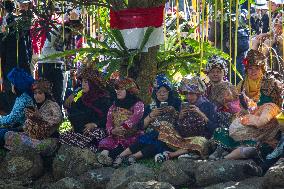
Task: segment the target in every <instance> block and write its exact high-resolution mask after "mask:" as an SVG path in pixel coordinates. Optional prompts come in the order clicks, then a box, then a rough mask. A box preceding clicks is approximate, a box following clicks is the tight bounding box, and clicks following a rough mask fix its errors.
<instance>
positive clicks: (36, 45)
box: [31, 21, 46, 54]
mask: <svg viewBox="0 0 284 189" xmlns="http://www.w3.org/2000/svg"><path fill="white" fill-rule="evenodd" d="M38 27H40V24H39V22H38V21H36V22H35V24H34V25H33V26H32V28H31V36H32V48H33V53H34V54H40V52H41V50H42V48H43V45H44V43H45V40H46V32H45V31H43V32H42V31H40V32H39V33H38V32H36V29H37V28H38Z"/></svg>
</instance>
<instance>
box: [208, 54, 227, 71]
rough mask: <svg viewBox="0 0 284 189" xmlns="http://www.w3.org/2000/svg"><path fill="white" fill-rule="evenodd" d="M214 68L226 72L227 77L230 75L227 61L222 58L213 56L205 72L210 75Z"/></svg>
mask: <svg viewBox="0 0 284 189" xmlns="http://www.w3.org/2000/svg"><path fill="white" fill-rule="evenodd" d="M213 68H219V69H220V70H224V73H225V75H227V74H228V67H227V61H226V60H225V59H224V58H222V57H220V56H217V55H213V56H212V57H210V58H209V60H208V62H207V64H206V68H205V70H204V72H205V73H207V74H208V73H209V72H210V71H211V70H212V69H213Z"/></svg>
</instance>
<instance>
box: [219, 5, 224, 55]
mask: <svg viewBox="0 0 284 189" xmlns="http://www.w3.org/2000/svg"><path fill="white" fill-rule="evenodd" d="M220 4H221V5H220V6H221V19H220V20H221V51H223V36H224V35H223V28H224V20H223V18H224V3H223V0H221V3H220Z"/></svg>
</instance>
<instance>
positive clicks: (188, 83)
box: [179, 76, 206, 95]
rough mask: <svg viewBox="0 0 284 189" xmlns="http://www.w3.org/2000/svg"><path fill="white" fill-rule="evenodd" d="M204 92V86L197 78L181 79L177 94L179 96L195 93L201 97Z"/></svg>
mask: <svg viewBox="0 0 284 189" xmlns="http://www.w3.org/2000/svg"><path fill="white" fill-rule="evenodd" d="M205 90H206V85H205V83H204V82H203V81H202V79H201V78H200V77H198V76H195V77H185V78H183V79H182V81H181V84H180V87H179V92H180V94H183V95H185V94H187V93H196V94H201V95H203V94H204V92H205Z"/></svg>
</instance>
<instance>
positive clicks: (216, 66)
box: [204, 55, 230, 101]
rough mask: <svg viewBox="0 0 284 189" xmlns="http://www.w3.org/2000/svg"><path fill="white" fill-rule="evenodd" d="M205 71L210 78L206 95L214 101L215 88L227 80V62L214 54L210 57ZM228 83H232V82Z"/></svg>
mask: <svg viewBox="0 0 284 189" xmlns="http://www.w3.org/2000/svg"><path fill="white" fill-rule="evenodd" d="M204 72H205V73H206V74H207V76H208V78H209V80H210V81H209V83H208V84H207V88H206V92H205V96H206V97H207V98H208V100H210V101H212V90H213V88H214V87H215V86H216V85H218V84H220V83H224V82H226V81H225V78H226V76H227V74H228V67H227V62H226V60H225V59H223V58H221V57H219V56H216V55H214V56H212V57H211V58H209V60H208V62H207V64H206V68H205V70H204ZM226 83H227V84H228V85H230V83H228V82H226Z"/></svg>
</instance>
